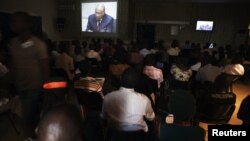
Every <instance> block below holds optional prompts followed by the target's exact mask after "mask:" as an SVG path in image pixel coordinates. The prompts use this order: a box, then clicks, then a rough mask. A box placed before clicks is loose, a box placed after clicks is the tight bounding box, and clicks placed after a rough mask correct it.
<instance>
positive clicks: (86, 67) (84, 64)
mask: <svg viewBox="0 0 250 141" xmlns="http://www.w3.org/2000/svg"><path fill="white" fill-rule="evenodd" d="M78 68H79V70H80V72H81V75H82V76H87V75H89V74H90V73H91V62H90V61H89V60H87V59H85V60H82V61H81V62H79V64H78Z"/></svg>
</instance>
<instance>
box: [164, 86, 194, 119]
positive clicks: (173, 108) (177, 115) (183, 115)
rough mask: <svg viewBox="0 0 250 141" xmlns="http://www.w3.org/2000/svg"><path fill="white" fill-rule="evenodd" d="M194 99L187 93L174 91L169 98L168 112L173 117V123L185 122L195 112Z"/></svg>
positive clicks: (191, 117)
mask: <svg viewBox="0 0 250 141" xmlns="http://www.w3.org/2000/svg"><path fill="white" fill-rule="evenodd" d="M195 104H196V103H195V98H194V96H193V95H192V94H190V93H189V92H188V91H184V90H176V91H175V92H174V93H173V94H172V95H171V96H170V97H169V112H170V113H171V114H173V115H174V122H175V123H180V122H187V121H190V120H192V119H193V118H194V116H195V112H196V105H195Z"/></svg>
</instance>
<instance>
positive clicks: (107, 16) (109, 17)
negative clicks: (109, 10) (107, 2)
mask: <svg viewBox="0 0 250 141" xmlns="http://www.w3.org/2000/svg"><path fill="white" fill-rule="evenodd" d="M105 16H106V19H108V20H113V19H114V18H113V17H112V16H110V15H108V14H105Z"/></svg>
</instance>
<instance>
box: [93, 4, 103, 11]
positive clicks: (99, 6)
mask: <svg viewBox="0 0 250 141" xmlns="http://www.w3.org/2000/svg"><path fill="white" fill-rule="evenodd" d="M97 8H102V9H103V12H105V5H104V4H98V5H96V7H95V9H97Z"/></svg>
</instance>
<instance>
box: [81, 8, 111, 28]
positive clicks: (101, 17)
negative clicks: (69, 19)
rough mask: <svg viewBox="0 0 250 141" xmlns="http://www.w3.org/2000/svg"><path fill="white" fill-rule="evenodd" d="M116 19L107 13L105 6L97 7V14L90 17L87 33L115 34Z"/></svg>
mask: <svg viewBox="0 0 250 141" xmlns="http://www.w3.org/2000/svg"><path fill="white" fill-rule="evenodd" d="M113 27H114V18H113V17H111V16H110V15H108V14H106V13H105V6H104V5H97V6H96V8H95V14H92V15H90V16H89V17H88V24H87V28H86V31H87V32H113Z"/></svg>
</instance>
